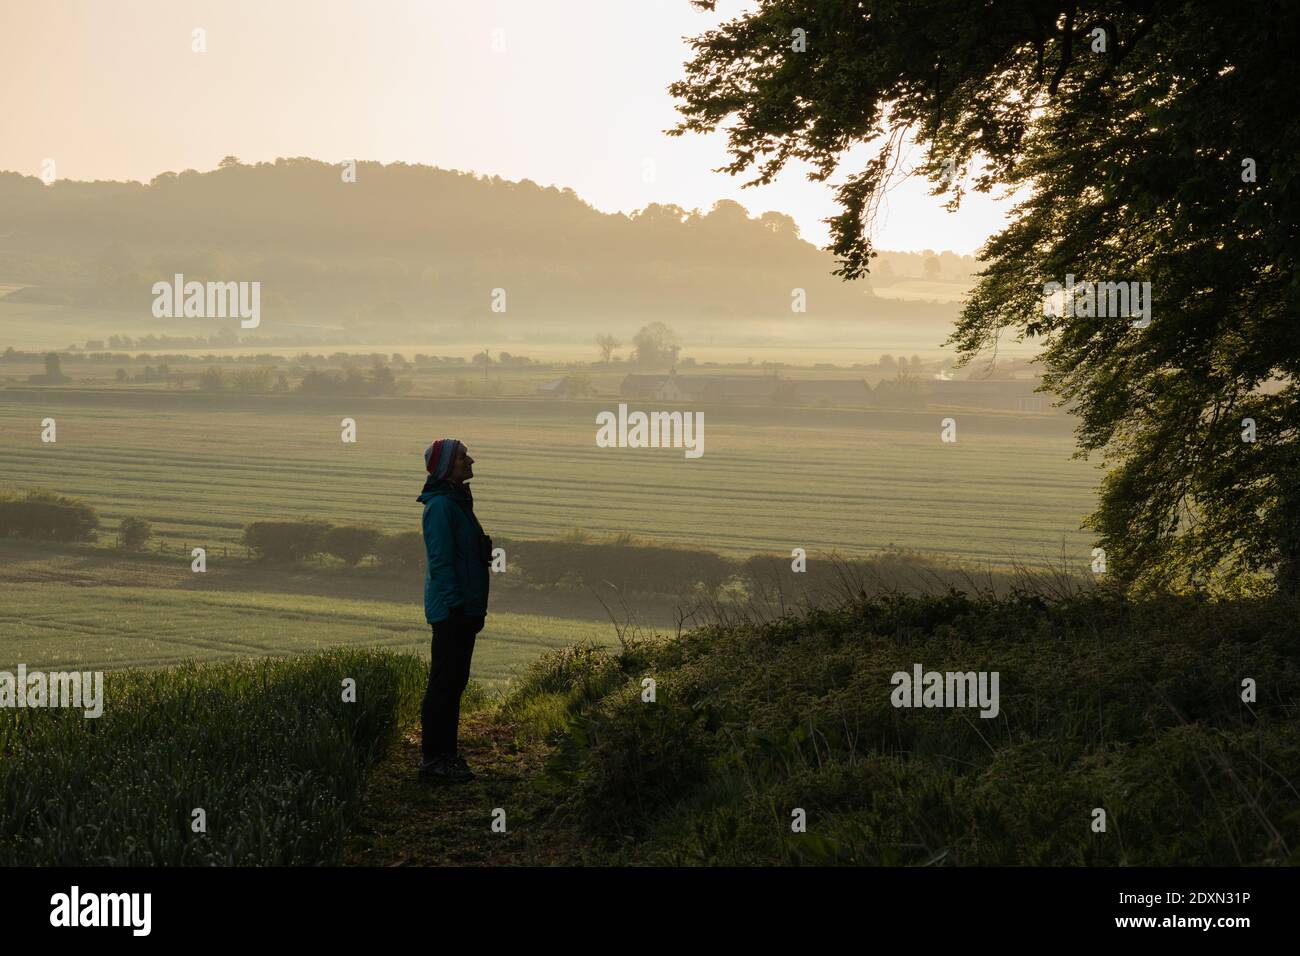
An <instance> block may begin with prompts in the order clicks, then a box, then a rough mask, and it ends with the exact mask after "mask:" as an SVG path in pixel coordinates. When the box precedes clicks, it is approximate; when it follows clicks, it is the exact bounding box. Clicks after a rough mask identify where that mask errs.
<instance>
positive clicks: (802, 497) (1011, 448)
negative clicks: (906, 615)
mask: <svg viewBox="0 0 1300 956" xmlns="http://www.w3.org/2000/svg"><path fill="white" fill-rule="evenodd" d="M0 397H3V393H0ZM50 397H51V401H49V402H48V403H42V405H44V407H38V406H37V405H36V404H35V403H31V402H27V403H17V402H13V401H10V402H7V403H6V402H0V447H2V448H3V456H0V487H9V488H17V489H23V488H29V487H33V486H40V487H45V488H48V489H50V490H53V491H57V492H59V493H62V494H68V495H73V496H76V497H78V498H81V499H83V500H85V501H87V502H88V503H90V504H91V505H93V506H94V507H95V508H96V509H97V510H98V511H99V513H100V515H101V519H102V521H103V525H104V527H103V531H102V533H101V536H100V545H101V547H99V548H92V549H90V552H89V554H90V556H89V557H82V558H75V557H69V556H67V554H63V556H62V557H59V556H58V555H59V554H61V552H58V551H57V550H51V549H52V548H55V547H56V546H45V545H28V544H21V545H20V544H19V543H18V542H10V543H9V544H7V545H4V546H0V588H2V589H3V593H4V601H3V603H2V604H0V647H3V648H4V655H3V661H0V664H3V662H4V661H8V662H9V663H11V664H12V663H14V662H17V661H24V662H26V663H27V664H28V666H30V667H41V668H46V669H57V668H68V667H75V668H79V669H118V668H124V667H136V666H141V667H155V666H163V665H171V664H176V663H179V662H181V661H184V660H191V659H197V660H209V659H229V658H238V657H250V656H263V655H271V654H295V653H302V652H308V651H314V650H317V649H321V648H326V647H334V646H366V647H379V648H387V649H392V650H406V651H424V652H425V653H427V642H428V629H427V627H426V626H425V624H424V622H423V613H422V612H423V608H422V605H421V603H420V593H419V585H418V580H416V579H412V580H411V581H409V582H404V583H399V584H396V585H390V586H388V587H389V589H388V590H387V591H383V592H382V593H381V592H380V591H378V590H376V588H377V587H378V585H377V584H376V583H375V579H374V578H373V577H372V578H363V576H361V575H357V576H356V581H355V582H354V581H353V580H352V578H351V577H350V576H349V575H348V574H347V572H346V571H344V570H343V569H338V570H339V571H340V572H341V573H340V575H339V576H338V577H337V582H338V587H337V588H332V587H331V586H330V584H329V583H328V580H327V581H326V583H324V584H322V583H321V581H319V580H313V581H302V580H298V578H299V577H303V576H304V575H296V574H295V572H293V571H292V570H286V569H276V568H267V569H265V571H264V572H263V571H259V570H258V566H257V565H256V564H249V563H247V562H244V561H242V560H241V561H239V562H237V563H238V565H239V568H238V569H235V568H233V567H229V566H227V567H223V564H222V562H223V559H224V557H225V556H226V554H231V555H238V556H241V557H242V554H243V549H242V547H241V546H240V544H239V538H240V534H241V529H242V527H243V526H244V525H245V524H246V523H248V522H250V521H254V520H259V519H291V518H301V517H307V516H315V517H320V518H324V519H327V520H329V521H332V522H334V523H337V524H343V523H350V522H366V523H373V524H375V525H377V526H379V527H382V528H384V529H385V530H388V531H403V530H406V531H411V530H418V528H419V517H420V506H419V505H418V503H417V502H416V501H415V497H416V495H417V493H418V492H419V490H420V487H421V485H422V482H423V472H422V460H421V458H420V452H421V451H422V449H423V447H424V446H425V444H427V443H428V442H429V441H430V440H431V439H432V438H435V437H439V436H442V435H455V436H458V437H461V438H463V439H464V440H466V442H467V443H468V444H469V446H470V448H471V451H472V453H473V455H474V456H475V458H476V464H475V472H476V479H475V482H474V488H475V499H476V503H477V509H478V512H479V514H480V516H481V518H482V520H483V522H484V524H485V526H486V528H487V530H488V531H489V533H491V534H495V535H498V536H499V537H501V538H503V539H504V538H530V537H538V538H553V537H559V536H561V535H564V534H566V533H568V532H570V531H571V530H573V529H575V528H580V529H584V530H586V531H588V532H590V533H592V534H593V535H596V536H601V535H607V534H612V533H617V532H630V533H632V534H633V535H635V536H637V537H639V538H641V539H643V540H645V541H648V542H659V543H668V542H675V543H679V544H684V545H688V546H693V547H697V548H701V547H702V548H708V549H713V550H716V551H720V552H723V553H727V554H731V555H733V556H747V555H749V554H753V553H757V552H771V551H775V552H781V553H789V551H790V549H791V548H794V547H802V548H805V549H807V552H808V555H809V557H810V559H814V560H815V559H816V558H817V557H818V556H819V555H825V554H828V553H829V552H832V551H834V552H839V553H841V554H845V555H851V554H857V555H866V554H870V553H872V552H874V551H877V550H879V549H881V548H885V547H887V546H889V545H894V546H897V547H905V548H911V549H916V550H922V551H932V552H941V553H944V554H947V555H952V556H956V557H958V558H961V559H964V560H965V561H967V562H970V563H973V564H979V563H988V564H994V565H1000V564H1002V565H1004V564H1007V563H1009V562H1010V561H1012V560H1018V561H1021V562H1023V563H1024V564H1027V565H1031V566H1033V565H1044V564H1051V563H1056V562H1059V561H1060V559H1061V557H1062V555H1063V554H1064V555H1067V556H1068V557H1069V559H1070V560H1071V561H1073V562H1074V563H1075V564H1076V565H1079V566H1082V565H1083V564H1084V563H1086V561H1087V558H1088V553H1089V549H1090V546H1091V545H1090V541H1089V539H1088V538H1087V536H1086V535H1084V534H1083V533H1082V532H1080V531H1079V530H1078V526H1079V522H1080V519H1081V517H1082V516H1083V515H1084V514H1085V513H1086V512H1087V510H1088V508H1089V506H1090V499H1091V489H1092V483H1093V480H1094V472H1093V470H1092V469H1091V468H1090V466H1088V465H1086V464H1084V463H1081V462H1078V461H1071V460H1070V453H1071V448H1072V445H1071V441H1070V435H1069V432H1068V427H1067V428H1063V427H1062V425H1061V421H1062V420H1061V419H1048V418H1042V417H1040V418H1034V417H1032V416H1029V417H1023V418H1018V417H1016V416H1011V415H1004V416H998V415H989V414H985V415H979V414H976V413H973V412H972V413H970V414H969V415H963V414H960V413H957V414H956V416H955V417H956V418H957V420H958V427H959V429H960V431H959V434H958V439H959V440H958V442H957V443H956V444H944V443H941V442H940V440H939V427H938V426H939V417H940V416H939V415H937V414H931V413H896V414H892V415H891V414H887V413H870V412H859V413H836V412H831V411H823V410H816V411H814V410H803V411H800V410H791V409H787V410H781V411H777V410H765V409H754V408H750V409H739V408H708V409H706V411H705V426H706V427H705V443H704V447H705V453H704V455H703V457H701V458H699V459H694V460H691V459H687V458H686V457H685V455H684V453H683V451H682V450H681V449H617V448H598V447H597V446H596V445H595V441H594V434H595V412H596V411H597V410H598V409H599V408H601V407H604V404H607V403H604V404H602V403H590V402H588V403H580V402H546V401H530V402H514V403H510V402H503V403H493V402H491V401H472V400H463V401H418V402H416V401H392V402H371V403H367V402H365V401H353V402H348V401H346V400H329V401H321V402H316V403H312V402H297V403H282V404H279V405H277V404H276V403H274V402H272V401H270V400H265V399H246V400H244V401H242V402H238V403H235V402H231V403H228V404H227V405H223V406H221V407H215V406H214V407H209V408H203V407H185V404H184V403H185V402H190V403H193V402H195V401H196V400H198V399H200V396H198V395H194V394H191V395H189V396H185V397H184V398H180V397H173V396H167V395H165V394H157V395H137V396H135V397H134V400H135V404H128V403H127V402H125V401H121V400H119V401H116V402H113V403H101V404H90V403H89V402H88V401H85V400H80V401H77V400H70V399H71V397H70V396H66V395H65V396H60V397H59V400H57V401H56V400H54V395H53V394H51V396H50ZM634 407H635V404H634ZM45 417H52V418H54V419H55V421H56V423H57V429H58V431H57V442H55V443H53V444H43V443H41V441H40V440H39V430H40V427H39V426H40V422H41V420H42V419H43V418H45ZM344 417H352V418H355V419H356V422H357V439H358V440H357V442H356V444H344V443H343V442H341V441H340V427H339V424H340V421H341V420H342V418H344ZM128 515H136V516H139V517H143V518H146V519H148V520H149V521H151V522H152V523H153V525H154V531H155V538H156V539H165V541H166V547H167V551H168V552H169V555H156V554H155V555H153V556H152V557H151V558H150V559H149V560H151V561H153V562H155V566H156V565H157V562H158V561H162V565H161V567H162V568H163V569H165V570H161V571H149V572H148V573H143V572H140V571H139V569H138V568H136V567H134V565H133V563H132V559H131V557H130V556H129V555H127V554H125V553H122V552H115V551H113V550H112V544H113V537H114V532H115V530H116V526H117V523H118V522H119V521H120V520H121V519H122V518H124V517H126V516H128ZM199 545H201V546H204V547H205V548H207V549H208V561H209V569H208V573H207V574H203V575H199V574H194V573H192V572H190V570H189V561H190V558H189V555H188V551H186V552H184V553H182V552H181V550H180V549H181V547H182V546H185V547H186V548H192V547H195V546H199ZM46 552H49V553H48V554H46ZM173 555H174V558H173V557H172V556H173ZM234 563H235V562H231V564H234ZM329 580H333V579H329ZM394 589H396V592H399V593H394ZM408 590H409V592H410V593H409V595H408V594H407V593H406V592H407V591H408ZM376 598H378V599H376ZM592 601H593V602H594V599H592ZM590 603H591V602H589V604H590ZM528 606H529V602H528V600H525V601H524V602H523V603H522V604H521V603H519V601H517V600H516V601H515V602H513V603H511V602H509V601H501V600H496V601H495V606H494V610H493V612H492V615H491V619H490V621H489V625H488V628H487V629H486V630H485V631H484V633H483V635H482V636H481V638H480V642H479V646H478V649H477V651H476V653H475V655H474V672H473V676H474V677H475V679H477V680H480V681H482V682H483V683H485V684H486V685H488V686H499V685H501V684H503V683H504V682H506V681H507V680H508V679H509V678H510V677H511V676H512V675H514V674H518V673H520V672H521V671H522V669H523V668H524V667H525V666H526V665H527V664H528V663H529V662H531V661H532V660H534V659H536V658H537V657H538V656H539V655H540V654H541V653H542V652H543V651H544V650H545V649H548V648H551V647H557V646H561V645H564V644H569V643H573V642H575V641H586V640H592V641H596V642H599V643H606V644H608V643H611V642H613V641H615V639H616V638H615V634H614V630H613V627H612V626H611V624H610V623H609V622H608V621H607V620H600V619H598V618H595V617H593V616H591V615H590V614H589V615H587V616H586V617H582V616H581V615H580V613H579V612H577V611H576V610H571V609H570V608H568V607H566V606H564V605H563V604H559V603H551V604H549V605H548V604H544V603H543V602H542V601H540V600H539V601H538V602H537V606H538V609H539V613H525V612H526V611H527V610H528ZM503 607H506V608H508V610H505V611H504V612H503V611H502V608H503ZM666 613H667V612H666V611H665V614H666ZM569 615H572V616H569ZM663 616H664V615H659V617H660V619H661V621H660V623H662V618H663Z"/></svg>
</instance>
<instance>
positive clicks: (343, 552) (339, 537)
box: [321, 525, 380, 567]
mask: <svg viewBox="0 0 1300 956" xmlns="http://www.w3.org/2000/svg"><path fill="white" fill-rule="evenodd" d="M379 539H380V532H379V530H378V529H377V528H370V527H366V526H364V525H342V526H340V527H337V528H330V529H329V531H327V532H325V539H324V541H323V543H322V545H321V547H322V549H323V550H324V551H325V553H326V554H332V555H334V556H335V557H336V558H342V559H343V561H344V562H345V563H346V564H347V565H348V566H349V567H351V566H355V565H357V564H360V563H361V559H362V558H364V557H365V556H366V555H368V554H374V553H375V548H376V547H377V546H378V544H379Z"/></svg>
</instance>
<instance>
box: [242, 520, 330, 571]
mask: <svg viewBox="0 0 1300 956" xmlns="http://www.w3.org/2000/svg"><path fill="white" fill-rule="evenodd" d="M329 530H330V523H329V522H328V521H310V520H309V521H254V522H253V523H252V524H250V525H247V526H246V527H245V528H244V544H245V545H247V546H248V547H249V548H252V549H253V551H254V552H255V553H256V554H257V556H258V557H261V558H266V559H267V560H269V561H301V560H302V559H303V558H308V557H311V556H313V555H316V554H320V553H321V551H323V550H324V547H325V535H326V534H327V533H328V532H329Z"/></svg>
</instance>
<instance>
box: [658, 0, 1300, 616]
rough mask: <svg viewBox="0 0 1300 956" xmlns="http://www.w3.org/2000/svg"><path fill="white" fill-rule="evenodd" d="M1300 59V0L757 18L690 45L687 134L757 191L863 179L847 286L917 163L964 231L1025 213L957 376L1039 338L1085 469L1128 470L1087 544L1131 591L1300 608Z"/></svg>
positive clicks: (851, 190)
mask: <svg viewBox="0 0 1300 956" xmlns="http://www.w3.org/2000/svg"><path fill="white" fill-rule="evenodd" d="M697 6H701V7H705V8H709V9H711V8H713V6H714V4H713V3H712V2H702V3H697ZM800 31H802V32H800ZM1298 42H1300V4H1295V3H1293V2H1290V0H1264V2H1260V3H1254V4H1250V5H1240V4H1232V3H1224V2H1221V0H1199V2H1198V0H1188V2H1164V3H1162V2H1159V0H1133V2H1088V3H1084V2H1050V0H986V2H975V0H861V2H859V0H759V2H758V4H757V7H756V9H754V10H753V11H752V12H746V13H744V14H743V15H741V16H739V17H738V18H736V19H733V20H731V21H729V22H725V23H723V24H721V25H720V26H719V27H718V28H716V29H714V30H711V31H708V32H706V33H704V34H702V35H701V36H699V37H697V38H695V39H694V40H693V41H692V43H693V50H694V54H693V58H692V59H691V61H690V62H688V63H687V64H686V74H685V79H683V80H682V81H681V82H678V83H676V84H674V85H673V87H672V93H673V94H674V95H675V96H676V97H678V99H679V106H678V108H679V110H680V111H681V113H682V116H683V117H684V119H683V121H682V123H681V124H680V125H679V126H678V127H677V129H675V130H674V132H675V133H676V134H678V135H680V134H682V133H685V132H689V131H695V132H704V131H710V130H714V129H718V128H724V127H725V128H726V130H727V136H728V139H729V151H730V154H731V157H732V161H731V162H730V164H729V165H728V166H726V167H724V168H725V169H726V170H727V171H729V172H731V173H733V174H739V173H751V174H753V177H752V179H750V180H749V183H751V184H756V183H766V182H769V181H770V180H771V179H772V178H773V177H774V176H775V175H776V174H777V173H778V172H779V171H780V170H781V169H782V168H783V167H784V165H785V164H786V162H787V161H789V160H791V159H794V160H802V161H806V162H808V163H810V164H811V166H812V168H813V170H814V171H813V173H812V174H811V175H812V176H813V178H814V179H822V180H830V179H831V178H832V177H837V178H838V177H843V178H842V180H841V181H840V182H839V185H838V189H837V199H838V202H839V205H840V207H841V211H840V214H839V215H838V216H836V217H834V218H832V219H830V220H827V221H828V223H829V225H830V226H831V229H832V249H833V250H834V251H835V252H836V254H837V255H838V256H839V258H840V262H841V268H840V270H839V272H838V274H840V275H842V276H844V277H845V278H849V279H853V278H858V277H860V276H861V275H863V274H865V273H866V272H868V271H869V266H870V261H871V257H872V256H873V255H874V253H873V251H872V248H871V242H870V238H869V235H868V229H869V227H870V222H871V217H872V213H873V210H874V209H875V206H876V203H877V202H878V201H879V198H880V196H881V195H882V190H883V189H884V188H885V186H886V184H887V183H888V182H889V181H890V178H891V176H893V175H896V174H897V173H898V172H899V171H898V168H897V167H898V164H899V161H900V151H901V150H902V148H903V145H904V144H906V143H908V142H913V143H916V144H918V146H919V148H920V150H921V151H922V154H923V157H924V158H923V161H922V162H921V164H920V167H919V171H920V172H921V173H923V174H924V175H926V176H928V177H929V178H930V180H931V181H932V182H933V183H934V184H935V189H934V191H935V193H936V194H947V195H948V197H949V203H950V208H953V209H956V208H957V207H958V205H959V204H960V200H961V197H962V192H963V190H964V189H967V188H973V189H975V190H978V191H982V192H987V191H989V190H992V189H995V188H1002V187H1008V188H1010V189H1015V190H1019V191H1018V192H1017V194H1016V195H1017V196H1018V197H1019V202H1018V205H1017V206H1016V207H1015V210H1014V214H1013V218H1012V221H1011V223H1010V225H1009V226H1008V227H1007V228H1005V229H1004V230H1003V231H1002V232H1001V233H999V234H997V235H995V236H994V237H993V238H991V239H990V240H989V241H988V243H987V244H986V245H985V247H984V248H983V250H982V251H981V258H982V260H983V262H984V266H985V268H984V270H983V272H982V273H980V281H979V283H978V285H977V287H976V288H975V290H974V292H973V293H972V295H971V297H970V298H969V300H968V302H967V304H966V306H965V308H964V311H963V313H962V318H961V320H960V322H959V324H958V327H957V329H956V331H955V332H954V334H953V336H952V339H951V341H952V342H953V343H954V344H955V345H956V346H957V347H958V349H959V350H960V352H961V353H962V360H963V362H969V361H970V360H971V359H972V358H973V357H974V356H976V355H978V354H980V353H981V352H983V351H985V350H986V349H989V348H993V347H995V346H996V343H997V341H998V338H999V336H1000V335H1001V334H1002V333H1003V332H1004V330H1008V329H1010V330H1013V334H1015V335H1016V336H1017V337H1018V338H1019V339H1021V340H1023V339H1025V338H1033V339H1038V340H1039V341H1040V343H1041V345H1042V352H1041V358H1042V360H1043V362H1044V364H1045V368H1046V375H1045V381H1046V383H1047V385H1048V386H1050V387H1051V388H1052V389H1054V390H1055V391H1056V392H1057V394H1058V395H1059V396H1060V398H1061V401H1062V403H1063V404H1065V405H1066V406H1068V407H1070V408H1071V409H1072V410H1073V411H1074V412H1075V413H1076V414H1077V415H1078V417H1079V426H1078V438H1079V445H1080V454H1084V455H1086V454H1088V453H1092V452H1098V453H1101V454H1102V456H1103V459H1104V460H1105V462H1106V464H1107V465H1108V467H1107V470H1106V473H1105V477H1104V478H1103V480H1102V485H1101V489H1100V498H1099V504H1098V507H1097V510H1096V511H1095V513H1094V514H1092V515H1091V516H1090V517H1089V518H1088V522H1087V523H1088V526H1089V527H1091V528H1092V529H1093V530H1095V531H1096V532H1097V535H1098V538H1099V543H1100V544H1101V545H1102V546H1103V547H1104V548H1105V549H1106V551H1107V558H1108V564H1109V570H1110V571H1111V572H1112V573H1113V574H1116V575H1117V576H1118V577H1119V578H1120V579H1121V580H1122V581H1124V582H1125V583H1126V584H1128V585H1129V586H1131V587H1134V588H1136V589H1145V588H1149V587H1182V586H1188V585H1210V586H1214V587H1231V586H1234V585H1243V584H1248V583H1252V582H1254V583H1258V582H1261V581H1262V582H1268V581H1270V580H1273V581H1275V582H1276V583H1277V584H1278V585H1279V586H1280V587H1282V588H1283V589H1285V590H1289V591H1295V590H1297V588H1298V587H1300V435H1298V434H1297V428H1298V427H1300V415H1298V414H1297V412H1298V409H1297V397H1298V395H1297V385H1296V371H1297V363H1298V361H1300V308H1298V307H1297V306H1298V304H1300V303H1298V299H1300V281H1298V279H1297V274H1296V245H1297V228H1298V226H1297V224H1298V223H1300V176H1298V175H1297V160H1296V157H1297V156H1298V155H1300V122H1298V121H1297V116H1298V115H1300V113H1298V108H1300V82H1298V80H1300V75H1298V73H1300V71H1298V70H1297V67H1296V64H1297V62H1300V60H1297V57H1296V55H1295V50H1296V49H1297V43H1298ZM801 50H802V52H801ZM864 142H865V143H870V144H873V147H874V148H873V149H872V150H871V151H870V153H869V158H868V159H867V160H866V161H865V163H863V164H861V165H860V166H858V167H854V168H851V169H848V170H846V171H841V169H840V167H841V165H842V161H843V160H844V159H845V156H846V153H847V151H848V150H849V149H850V148H851V147H853V146H854V145H855V144H859V143H864ZM904 172H906V171H904ZM1067 275H1072V276H1074V277H1075V280H1076V281H1080V282H1081V281H1085V280H1088V281H1131V282H1150V283H1151V290H1152V306H1153V307H1152V315H1151V321H1150V323H1149V324H1144V323H1143V322H1141V321H1136V322H1135V321H1132V320H1130V319H1128V318H1123V317H1118V318H1117V317H1115V316H1111V317H1109V318H1098V317H1071V315H1070V314H1069V310H1061V309H1056V310H1051V309H1046V308H1045V305H1044V286H1045V285H1046V284H1047V283H1050V282H1065V281H1066V279H1065V277H1066V276H1067ZM1051 311H1056V312H1060V313H1061V314H1046V313H1048V312H1051ZM1247 419H1250V420H1252V421H1253V423H1254V426H1253V431H1254V434H1253V437H1254V439H1255V440H1254V441H1251V440H1249V439H1250V438H1251V437H1252V434H1251V432H1252V429H1251V423H1250V422H1247V421H1245V420H1247Z"/></svg>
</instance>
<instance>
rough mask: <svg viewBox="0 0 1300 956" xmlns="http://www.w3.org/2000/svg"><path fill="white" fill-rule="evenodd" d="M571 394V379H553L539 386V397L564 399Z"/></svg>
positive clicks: (566, 377)
mask: <svg viewBox="0 0 1300 956" xmlns="http://www.w3.org/2000/svg"><path fill="white" fill-rule="evenodd" d="M568 393H569V377H568V376H567V375H566V376H564V378H556V379H552V380H551V381H549V382H543V383H542V384H541V385H538V386H537V394H538V395H547V396H549V397H551V398H563V397H564V396H565V395H567V394H568Z"/></svg>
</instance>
